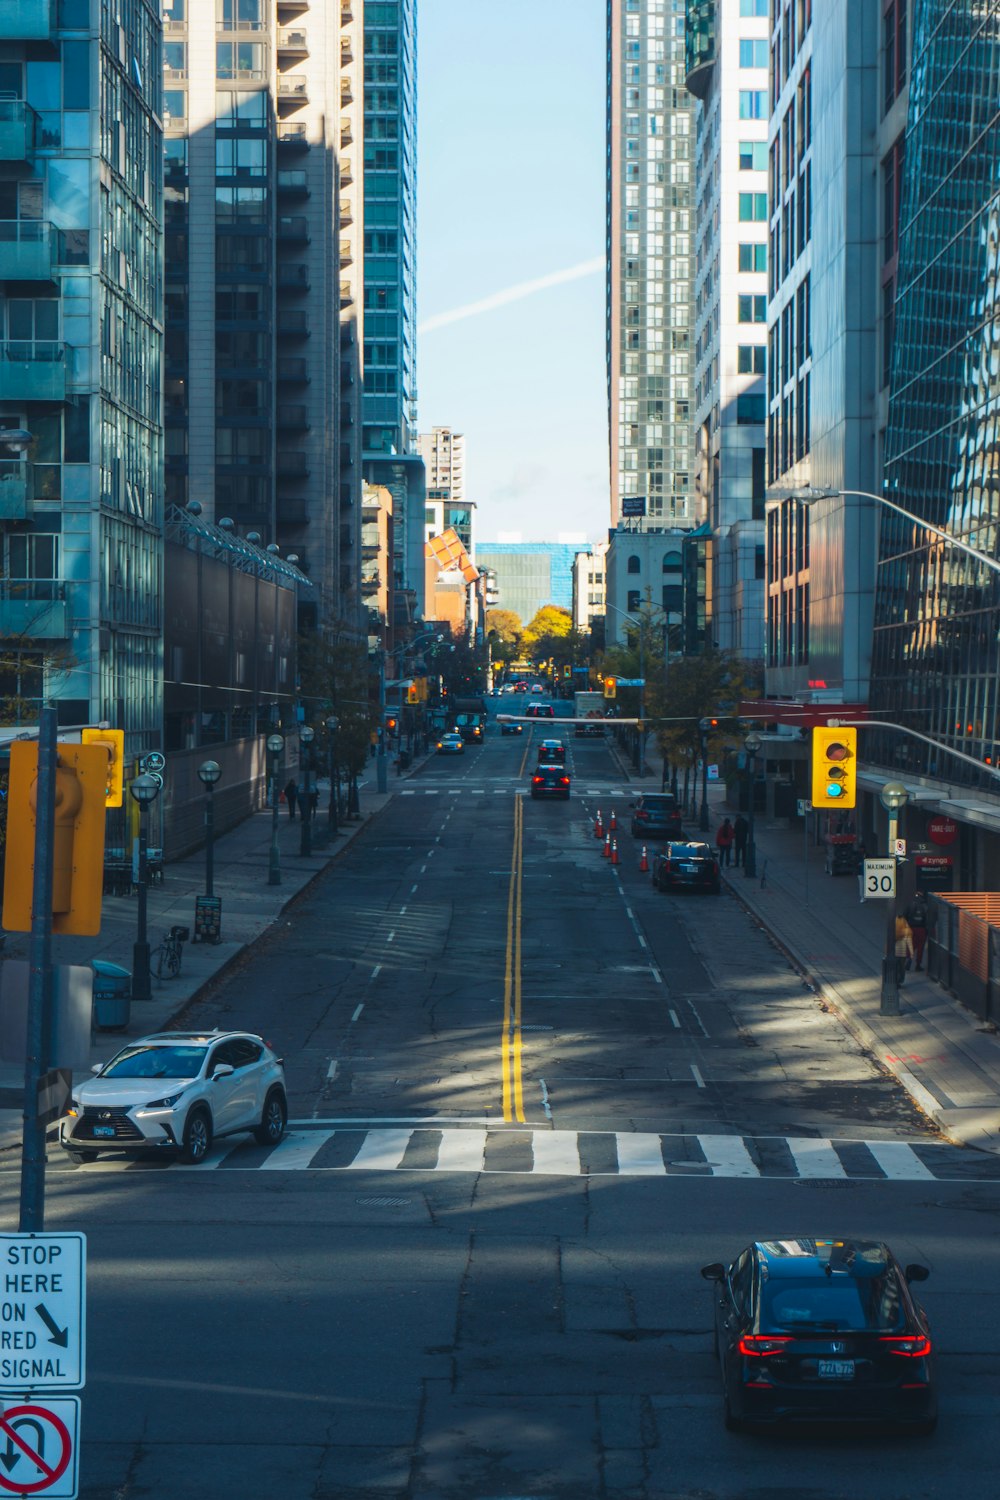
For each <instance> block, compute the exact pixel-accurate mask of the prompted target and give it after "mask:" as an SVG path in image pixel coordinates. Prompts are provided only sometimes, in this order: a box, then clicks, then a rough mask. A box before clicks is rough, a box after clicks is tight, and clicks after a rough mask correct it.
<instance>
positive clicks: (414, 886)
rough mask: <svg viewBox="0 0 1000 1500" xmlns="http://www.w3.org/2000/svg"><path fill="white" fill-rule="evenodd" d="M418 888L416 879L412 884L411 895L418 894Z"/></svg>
mask: <svg viewBox="0 0 1000 1500" xmlns="http://www.w3.org/2000/svg"><path fill="white" fill-rule="evenodd" d="M416 890H417V884H416V881H414V883H413V884H412V885H411V886H410V895H411V896H413V895H416Z"/></svg>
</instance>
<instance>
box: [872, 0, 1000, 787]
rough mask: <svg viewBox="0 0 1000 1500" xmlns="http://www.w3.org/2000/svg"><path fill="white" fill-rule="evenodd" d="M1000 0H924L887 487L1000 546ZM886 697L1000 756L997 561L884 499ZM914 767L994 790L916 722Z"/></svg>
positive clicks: (880, 621) (879, 691) (877, 746)
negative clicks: (936, 532)
mask: <svg viewBox="0 0 1000 1500" xmlns="http://www.w3.org/2000/svg"><path fill="white" fill-rule="evenodd" d="M998 71H1000V0H917V3H916V4H915V6H914V8H913V56H912V80H911V93H910V112H909V124H908V129H907V135H906V146H905V154H904V166H903V186H902V202H901V209H900V230H899V261H898V272H897V287H898V294H897V301H896V332H895V340H894V345H893V362H892V378H891V386H890V399H889V419H888V429H887V433H886V452H885V493H886V495H887V497H888V498H891V499H895V500H896V501H897V502H898V503H899V504H900V505H902V506H904V507H905V508H906V509H907V510H910V511H912V512H914V513H915V514H916V515H919V516H921V517H923V518H924V519H926V520H927V521H929V522H931V523H932V524H934V525H936V526H938V527H941V528H943V529H944V530H946V531H948V532H949V533H951V534H952V535H954V536H955V537H957V538H959V539H961V540H963V541H965V542H967V543H969V544H970V545H971V546H972V547H974V548H976V549H977V550H979V551H984V552H986V553H988V554H989V555H990V556H992V557H1000V194H998V192H997V181H998V179H1000V104H998V98H997V88H996V79H997V76H998ZM880 526H881V530H880V545H879V566H878V583H877V588H876V600H875V634H874V652H873V667H872V687H871V700H870V701H871V709H872V714H873V716H874V717H878V718H880V719H891V720H893V721H894V722H897V723H899V724H901V725H905V726H907V727H909V728H912V729H915V730H917V731H919V732H921V733H923V734H926V735H928V736H929V737H930V738H931V739H933V740H936V741H940V742H943V743H944V744H946V745H951V746H953V747H954V748H955V749H958V750H961V751H964V752H965V753H967V754H969V755H971V756H973V757H974V758H976V759H977V760H982V761H983V762H985V763H989V764H992V765H994V766H995V765H996V764H997V755H998V748H1000V745H998V741H1000V716H998V700H1000V645H998V638H997V622H998V595H997V580H996V577H995V575H994V574H992V573H991V572H990V571H989V570H988V569H986V568H985V567H983V565H982V564H979V563H977V562H976V561H975V560H974V559H972V558H968V557H965V556H963V555H962V553H960V552H959V551H957V549H955V548H954V547H950V546H948V545H947V544H945V543H942V542H939V541H937V540H935V539H934V537H933V535H931V534H929V533H927V532H926V531H923V530H922V529H921V528H919V527H917V526H914V525H913V524H912V523H911V522H908V521H906V520H905V519H904V518H902V517H899V516H896V515H894V514H893V513H892V512H890V511H887V510H884V509H883V510H882V511H881V523H880ZM865 750H866V756H867V755H868V754H871V758H872V759H873V760H875V761H877V762H878V763H879V764H881V765H891V766H894V767H896V768H898V769H899V770H900V771H907V770H908V771H911V772H916V773H923V774H925V775H929V776H932V777H935V776H936V777H938V778H940V779H942V780H946V781H948V782H949V783H957V784H964V785H967V786H968V785H972V786H982V787H984V788H985V787H986V786H987V785H990V786H992V787H993V789H994V790H995V787H996V783H995V781H994V780H993V778H990V777H987V776H986V775H984V774H982V773H979V772H977V771H976V770H975V769H974V768H973V767H971V766H968V765H964V764H963V763H962V762H961V761H958V760H955V759H954V758H953V757H951V756H947V755H941V754H940V752H938V751H936V750H935V749H934V748H933V747H932V746H928V745H924V744H922V743H921V742H920V741H918V740H914V739H911V738H910V737H909V736H901V735H896V734H889V733H886V734H885V735H884V736H883V737H882V738H881V740H880V741H879V742H877V743H873V742H870V741H869V739H868V738H867V737H866V743H865Z"/></svg>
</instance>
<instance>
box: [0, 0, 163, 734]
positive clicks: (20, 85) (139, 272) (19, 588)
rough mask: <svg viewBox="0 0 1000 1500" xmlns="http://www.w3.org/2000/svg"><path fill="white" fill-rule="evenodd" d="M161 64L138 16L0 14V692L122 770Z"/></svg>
mask: <svg viewBox="0 0 1000 1500" xmlns="http://www.w3.org/2000/svg"><path fill="white" fill-rule="evenodd" d="M161 45H162V33H161V26H160V13H159V8H158V6H156V5H154V4H151V3H147V0H133V3H132V4H130V5H128V6H126V7H123V8H122V9H121V10H120V11H118V10H116V9H115V8H113V7H111V6H107V5H104V6H98V5H97V4H96V3H93V0H61V3H60V4H59V5H58V6H56V5H52V4H51V3H49V0H18V3H17V4H11V5H8V6H5V7H4V13H3V48H2V57H0V202H2V207H0V429H5V430H7V431H10V430H11V429H21V430H24V431H27V432H28V433H30V434H31V441H30V445H29V446H28V448H27V451H26V453H24V454H23V456H17V454H16V453H15V450H14V448H12V447H11V446H10V445H3V446H0V547H2V567H0V573H2V582H0V635H2V637H3V647H2V655H3V680H2V681H0V691H2V692H3V694H4V696H5V698H7V700H8V704H9V705H10V704H14V705H16V707H17V710H18V711H19V713H20V714H21V715H22V716H24V717H27V718H34V717H35V705H37V703H38V701H39V700H40V699H41V698H43V697H46V698H50V699H53V700H55V702H56V704H57V708H58V714H59V719H60V721H61V722H62V723H65V724H80V723H87V722H90V723H96V722H98V721H99V720H102V719H104V720H108V721H110V722H111V723H112V724H115V725H119V726H121V727H122V728H124V729H125V731H126V752H127V754H129V755H133V754H136V753H139V752H141V751H143V750H146V749H152V748H153V747H154V746H156V745H158V743H159V733H160V723H161V717H162V675H163V662H162V629H163V582H162V580H163V562H162V558H163V491H162V451H163V450H162V429H161V397H162V390H161V355H162V344H163V339H162V315H163V240H162V224H161V214H160V203H161V196H162V180H163V139H162V131H161V126H160V119H161V116H162V92H161V91H162V61H161ZM0 444H2V432H0Z"/></svg>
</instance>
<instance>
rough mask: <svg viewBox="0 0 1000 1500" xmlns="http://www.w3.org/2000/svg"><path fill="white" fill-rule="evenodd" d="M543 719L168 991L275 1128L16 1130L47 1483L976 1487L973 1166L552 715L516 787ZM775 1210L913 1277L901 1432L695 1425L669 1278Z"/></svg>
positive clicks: (175, 1490)
mask: <svg viewBox="0 0 1000 1500" xmlns="http://www.w3.org/2000/svg"><path fill="white" fill-rule="evenodd" d="M504 708H505V709H506V703H505V704H504ZM558 728H559V726H558V724H556V725H555V726H553V725H552V723H551V721H549V722H548V723H543V724H542V725H539V726H536V727H532V728H529V727H528V726H525V732H524V734H523V735H521V736H517V737H513V738H510V737H501V736H500V734H499V731H498V729H497V728H496V727H495V726H493V727H491V729H490V731H489V733H488V735H487V739H486V742H485V744H484V745H483V746H482V747H480V748H469V749H467V750H466V752H465V754H464V755H462V756H461V757H454V758H451V757H444V756H439V757H434V758H432V759H431V760H430V761H428V763H427V764H426V766H425V767H424V768H423V769H422V770H421V771H420V772H419V773H418V774H417V775H415V776H414V777H412V778H410V779H408V780H407V781H405V782H399V783H398V784H397V787H396V788H395V790H396V795H395V796H394V797H393V798H392V800H391V801H390V803H389V804H388V806H387V807H386V809H385V811H384V812H383V813H381V814H380V815H379V816H378V818H376V819H374V820H373V821H372V823H371V825H370V826H369V827H368V828H367V829H366V830H365V832H364V833H363V834H362V835H361V836H360V837H359V838H357V839H356V840H355V841H354V842H353V843H352V844H351V845H350V847H349V848H348V849H347V850H346V851H345V853H344V855H343V856H342V857H341V858H340V859H339V860H338V861H336V862H335V863H334V864H333V865H332V866H331V868H330V869H329V870H328V871H327V872H326V874H325V875H323V876H322V877H321V878H320V879H319V880H318V881H317V882H316V883H315V884H314V885H313V886H312V887H311V888H310V891H309V892H308V894H307V895H305V896H304V897H303V899H302V900H301V901H300V902H299V903H298V904H297V905H296V906H295V907H293V908H291V909H290V910H289V911H288V912H287V913H286V916H285V919H284V923H283V925H281V926H279V927H277V928H274V929H272V930H271V931H270V932H269V933H268V934H267V936H266V937H265V938H264V939H262V940H261V941H260V942H258V943H257V944H256V945H255V946H254V947H253V948H252V949H249V950H248V951H247V953H246V956H245V958H244V959H243V960H242V961H241V962H240V964H239V965H238V966H237V968H236V969H235V970H232V969H231V970H230V971H229V974H228V975H227V977H226V979H225V980H224V981H222V982H221V983H220V985H219V987H218V988H217V989H216V990H215V991H214V992H212V993H211V994H210V996H209V998H207V999H203V1000H202V1001H200V1002H197V1003H195V1004H194V1005H192V1006H191V1007H190V1008H189V1009H188V1011H187V1012H186V1014H185V1016H184V1022H185V1024H193V1025H196V1026H198V1027H206V1028H210V1027H213V1026H220V1027H227V1026H238V1027H241V1028H242V1027H246V1028H249V1029H252V1030H257V1031H260V1032H261V1034H262V1035H264V1036H265V1037H266V1038H267V1039H268V1040H269V1041H270V1042H271V1043H272V1044H273V1045H274V1046H275V1048H276V1049H277V1051H278V1052H279V1054H281V1055H283V1056H284V1059H285V1066H286V1072H287V1078H288V1086H289V1104H290V1120H289V1130H288V1133H287V1136H286V1138H285V1140H284V1141H283V1142H282V1143H281V1145H279V1146H278V1147H277V1148H274V1149H268V1148H265V1147H261V1146H258V1145H256V1144H255V1143H254V1142H253V1141H252V1139H250V1138H246V1139H244V1138H243V1137H236V1138H234V1139H232V1140H223V1141H220V1142H217V1143H216V1144H215V1146H214V1147H213V1149H212V1152H211V1155H210V1157H209V1159H208V1161H207V1162H206V1163H205V1164H204V1165H201V1166H198V1167H184V1166H181V1165H179V1164H172V1163H167V1162H164V1161H161V1160H156V1161H155V1162H152V1163H145V1162H131V1163H130V1162H128V1161H125V1160H124V1159H121V1160H114V1159H109V1160H103V1161H100V1162H98V1163H95V1164H87V1165H84V1166H79V1167H78V1166H74V1165H71V1164H70V1163H68V1162H66V1161H63V1160H62V1159H57V1152H56V1151H55V1150H54V1149H53V1150H52V1151H51V1152H50V1157H51V1158H53V1159H52V1160H51V1162H50V1170H49V1177H48V1189H49V1191H48V1206H47V1221H46V1227H47V1228H49V1229H53V1230H55V1229H69V1228H72V1229H80V1230H83V1231H84V1232H85V1233H86V1234H87V1236H88V1246H89V1293H90V1294H89V1305H88V1325H89V1355H88V1360H89V1362H88V1380H87V1387H86V1390H85V1391H84V1392H83V1417H82V1439H83V1445H82V1462H81V1495H82V1496H84V1497H86V1500H140V1497H150V1500H188V1497H191V1500H194V1497H196V1496H197V1497H205V1496H214V1495H219V1496H223V1495H225V1496H232V1497H234V1500H235V1497H239V1500H269V1497H272V1496H274V1495H281V1496H282V1497H286V1500H389V1497H397V1496H398V1497H405V1500H513V1497H521V1500H525V1497H532V1500H536V1497H537V1500H590V1497H593V1500H600V1497H621V1500H626V1497H628V1500H632V1497H635V1500H667V1497H670V1500H688V1497H690V1500H695V1497H698V1500H747V1497H756V1496H761V1497H763V1496H768V1497H782V1496H788V1497H793V1496H794V1497H796V1500H801V1497H805V1496H808V1497H809V1500H840V1497H845V1496H850V1497H852V1500H932V1497H942V1500H944V1497H952V1496H954V1495H955V1494H956V1493H957V1492H958V1491H959V1489H960V1491H961V1493H962V1494H963V1496H965V1497H967V1500H980V1497H982V1500H986V1497H988V1496H989V1497H991V1500H992V1496H993V1495H994V1493H995V1487H996V1485H995V1472H994V1471H995V1463H994V1460H993V1458H992V1455H991V1454H990V1452H989V1449H988V1445H987V1443H986V1442H985V1441H984V1440H983V1439H984V1435H985V1434H986V1433H988V1432H989V1431H990V1430H991V1429H992V1428H993V1426H994V1425H995V1424H996V1422H997V1419H998V1418H1000V1376H998V1373H997V1370H996V1361H995V1352H994V1351H995V1346H996V1327H997V1323H998V1318H1000V1306H998V1298H997V1291H996V1285H995V1279H994V1277H993V1274H992V1266H993V1256H994V1247H995V1237H996V1215H997V1214H998V1213H1000V1158H997V1157H992V1156H989V1155H986V1154H984V1153H978V1152H975V1151H972V1150H968V1149H964V1148H960V1147H956V1146H953V1145H951V1144H949V1143H948V1142H946V1141H944V1140H943V1139H942V1138H941V1137H940V1136H939V1135H938V1133H937V1132H936V1131H935V1129H934V1128H933V1127H932V1126H931V1125H930V1124H929V1123H928V1121H927V1120H926V1119H925V1118H924V1117H923V1116H922V1115H921V1114H920V1113H919V1112H918V1111H917V1110H916V1109H915V1107H914V1106H913V1104H912V1103H911V1101H910V1099H909V1097H908V1096H907V1095H906V1093H905V1092H904V1091H903V1089H902V1088H901V1086H900V1085H899V1084H898V1083H897V1081H896V1080H894V1079H893V1078H891V1077H888V1076H887V1075H885V1074H883V1073H882V1072H881V1071H880V1070H879V1069H878V1068H877V1067H876V1066H875V1064H874V1062H873V1061H872V1060H871V1059H870V1058H869V1057H868V1056H866V1055H865V1054H864V1053H862V1052H861V1050H860V1049H859V1047H858V1045H857V1044H856V1043H855V1042H854V1041H853V1040H852V1038H851V1037H850V1036H849V1034H848V1033H847V1032H846V1031H845V1030H844V1029H843V1027H842V1026H841V1024H840V1022H839V1021H838V1020H837V1019H836V1018H835V1017H834V1016H833V1015H832V1014H830V1013H828V1012H827V1011H826V1010H825V1008H824V1007H823V1005H822V1004H821V1002H820V1001H819V1000H818V999H817V997H816V995H815V994H814V993H812V991H811V990H809V989H808V988H807V987H806V986H805V985H804V984H803V982H802V979H801V978H800V976H799V975H798V974H797V973H796V972H794V971H793V970H792V969H791V968H790V967H789V965H788V963H787V961H786V959H785V958H784V957H783V955H782V954H781V952H780V951H779V950H778V949H777V948H776V947H775V946H774V945H773V944H772V942H771V941H770V939H769V938H768V937H767V935H766V933H765V932H763V930H762V929H761V928H760V927H759V926H757V925H756V924H755V923H754V921H753V920H752V919H751V917H750V916H749V915H748V914H747V913H746V912H745V911H744V909H743V908H742V907H741V906H740V905H739V904H738V903H737V902H736V901H735V900H734V899H733V898H732V896H731V895H729V894H728V892H726V891H724V892H723V894H722V895H721V896H720V897H718V898H715V897H713V896H711V895H705V896H700V895H689V896H678V897H674V896H667V895H662V894H659V893H657V892H655V891H654V890H653V889H652V887H651V885H650V883H649V879H648V876H646V875H644V874H641V873H640V871H639V868H638V864H639V853H640V847H639V845H637V844H636V842H635V841H634V840H633V839H632V837H631V835H630V833H629V831H628V804H629V802H630V801H631V800H632V798H633V795H634V793H633V792H630V790H629V788H628V784H627V778H626V777H625V776H624V775H623V773H622V770H621V768H620V766H619V765H618V764H617V763H616V762H615V760H614V759H613V758H612V754H611V751H610V747H609V745H608V744H607V743H605V742H604V741H593V740H576V739H574V738H572V737H567V745H568V757H567V765H568V768H569V770H570V773H571V775H572V778H573V789H572V797H571V799H570V801H569V802H562V801H552V802H549V801H533V800H532V799H530V797H528V796H527V795H522V794H523V793H526V792H527V790H528V788H529V776H530V771H531V769H532V767H533V765H534V763H535V760H536V757H537V744H538V741H539V740H540V739H541V738H543V737H546V736H549V735H551V734H552V733H553V732H558ZM598 808H600V809H601V811H602V813H603V816H604V819H605V821H607V819H608V817H609V815H610V813H611V810H612V809H614V810H615V811H616V814H617V819H618V828H617V841H618V849H619V856H620V862H619V864H618V865H613V864H612V863H611V861H610V860H608V859H606V858H604V857H603V854H602V844H601V843H600V842H599V841H598V840H597V839H596V838H595V837H594V836H593V821H594V817H595V815H596V812H597V810H598ZM650 852H652V851H650ZM109 1050H110V1045H109ZM0 1191H2V1192H3V1194H4V1198H5V1205H6V1209H7V1212H8V1216H10V1215H12V1214H13V1213H14V1212H15V1210H16V1195H17V1174H16V1165H15V1164H14V1163H12V1164H11V1166H10V1167H9V1168H8V1169H7V1171H6V1172H4V1173H3V1175H2V1176H0ZM812 1234H815V1235H826V1236H836V1237H841V1236H846V1237H863V1238H885V1239H886V1240H888V1241H889V1243H890V1244H891V1245H892V1247H893V1248H894V1250H895V1251H896V1253H897V1255H898V1256H899V1258H900V1260H902V1261H904V1262H905V1261H909V1260H919V1261H923V1262H924V1263H926V1264H927V1265H929V1266H930V1267H931V1270H932V1275H931V1278H930V1280H929V1281H928V1282H927V1284H926V1288H920V1293H921V1300H922V1301H923V1303H924V1305H925V1307H926V1309H927V1311H928V1314H929V1316H930V1320H931V1324H932V1329H933V1333H934V1337H935V1343H936V1349H937V1353H938V1361H939V1362H938V1371H939V1378H940V1385H941V1422H940V1427H939V1430H938V1432H937V1434H936V1435H935V1436H934V1437H932V1438H926V1437H916V1436H913V1435H908V1434H897V1433H891V1432H890V1433H883V1432H867V1431H863V1432H857V1431H853V1430H849V1431H846V1432H844V1431H839V1430H838V1431H821V1432H815V1431H796V1432H794V1433H792V1434H790V1435H787V1434H775V1435H771V1434H768V1435H763V1436H758V1435H753V1436H748V1435H742V1434H732V1433H728V1432H726V1431H725V1430H724V1428H723V1413H722V1398H721V1390H720V1383H719V1377H718V1372H717V1366H716V1365H715V1363H714V1360H713V1356H712V1349H711V1331H710V1330H711V1314H712V1299H711V1292H710V1289H709V1288H708V1287H707V1286H706V1284H705V1282H703V1281H702V1279H701V1277H700V1275H699V1270H700V1267H701V1266H702V1265H703V1264H705V1263H706V1262H709V1261H715V1260H725V1261H727V1262H728V1261H729V1260H730V1259H731V1258H732V1257H733V1256H734V1255H735V1254H736V1253H737V1252H738V1251H739V1250H740V1249H742V1248H743V1247H744V1245H745V1244H746V1243H747V1242H748V1241H749V1240H751V1239H753V1238H754V1237H767V1238H776V1237H787V1236H791V1235H812Z"/></svg>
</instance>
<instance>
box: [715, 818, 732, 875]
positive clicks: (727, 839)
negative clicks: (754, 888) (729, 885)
mask: <svg viewBox="0 0 1000 1500" xmlns="http://www.w3.org/2000/svg"><path fill="white" fill-rule="evenodd" d="M733 838H734V830H733V825H732V823H730V821H729V819H728V818H727V819H726V821H725V822H724V823H723V824H722V826H721V828H720V829H719V831H718V833H717V834H716V835H715V846H716V848H717V849H718V851H719V864H720V865H728V863H729V856H730V854H731V853H732V849H733Z"/></svg>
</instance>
